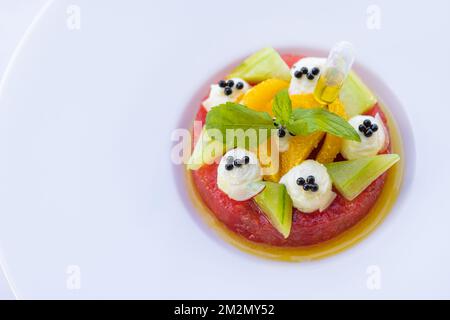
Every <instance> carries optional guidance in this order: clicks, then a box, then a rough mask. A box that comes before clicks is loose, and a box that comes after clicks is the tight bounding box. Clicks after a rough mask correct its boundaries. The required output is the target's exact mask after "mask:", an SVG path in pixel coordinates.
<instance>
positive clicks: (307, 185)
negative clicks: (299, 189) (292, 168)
mask: <svg viewBox="0 0 450 320" xmlns="http://www.w3.org/2000/svg"><path fill="white" fill-rule="evenodd" d="M310 189H311V185H310V184H308V183H305V184H304V185H303V190H305V191H309V190H310Z"/></svg>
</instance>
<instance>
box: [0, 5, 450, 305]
mask: <svg viewBox="0 0 450 320" xmlns="http://www.w3.org/2000/svg"><path fill="white" fill-rule="evenodd" d="M263 2H264V3H263ZM431 2H433V1H431ZM378 3H379V4H378V6H379V7H377V8H375V11H377V10H378V11H379V13H380V14H381V29H380V30H372V29H370V28H368V27H367V25H366V20H367V12H366V10H367V9H368V5H369V2H367V3H364V2H361V1H358V2H356V1H355V2H352V5H351V6H349V5H345V6H344V5H342V3H341V2H335V1H327V2H325V1H322V2H320V3H317V2H315V1H308V2H306V1H302V2H300V1H278V2H276V4H275V2H273V1H258V4H256V2H255V3H252V2H250V1H249V2H243V1H234V0H229V1H227V2H226V3H221V4H220V5H214V6H213V5H212V4H211V2H209V1H208V2H207V1H204V2H196V1H181V0H180V1H160V2H157V3H156V2H155V3H152V2H150V1H135V2H132V3H128V2H127V3H125V2H121V3H118V2H111V1H106V0H104V1H95V2H93V1H73V0H71V1H55V2H54V3H53V4H51V5H49V6H48V8H47V10H46V11H45V12H44V13H43V15H42V16H41V17H40V18H39V19H38V20H37V22H36V23H35V24H34V26H33V27H32V29H30V33H29V35H28V36H27V37H26V38H25V39H24V41H23V42H22V45H21V46H20V48H19V49H18V51H17V55H16V56H15V58H14V59H13V60H12V61H11V63H10V65H9V67H8V70H7V73H6V75H5V77H4V79H3V81H2V86H1V88H0V90H1V96H0V152H1V157H0V249H1V263H2V266H3V267H4V269H5V271H6V274H7V278H8V280H9V281H10V283H11V285H12V286H13V289H14V292H15V294H16V295H17V296H18V297H20V298H49V297H56V298H94V297H102V298H112V297H114V298H120V297H122V298H350V297H352V298H394V297H447V298H449V297H450V273H449V272H448V270H449V268H450V250H448V244H449V243H450V233H449V232H448V228H449V226H450V215H449V214H448V213H449V212H450V206H449V204H448V200H447V199H448V182H447V181H448V180H449V179H450V174H449V170H448V165H447V163H448V157H449V152H448V148H447V147H446V146H447V145H448V143H447V142H446V139H448V130H447V128H446V126H447V123H448V119H447V118H446V117H448V116H449V115H450V112H449V109H448V107H447V106H446V105H445V103H446V101H445V100H443V99H442V98H441V96H442V97H445V92H446V90H448V85H449V81H448V71H450V68H449V66H450V65H449V61H448V56H449V53H450V52H449V51H450V50H449V47H448V45H447V44H444V43H443V41H441V40H442V39H441V38H440V34H439V32H442V30H448V29H449V26H450V25H449V24H450V23H449V21H448V19H446V17H445V14H446V12H448V9H449V4H448V3H447V2H445V1H441V2H437V1H436V2H435V3H434V4H433V6H431V5H430V6H429V7H424V5H422V6H413V5H412V4H410V3H409V2H406V1H404V2H403V5H402V4H401V3H400V2H396V3H395V4H394V3H392V1H390V2H388V1H378ZM427 3H430V2H427ZM69 4H75V5H76V6H78V7H69ZM406 6H408V7H406ZM409 6H411V7H409ZM77 8H79V9H80V10H81V11H80V13H81V29H79V30H71V29H70V28H68V27H67V18H68V15H70V16H71V17H72V18H73V14H76V11H77ZM256 8H257V10H256ZM68 9H69V10H68ZM373 10H374V8H373V7H371V8H369V15H370V14H373V12H374V11H373ZM424 16H425V17H426V18H427V19H428V20H424ZM372 17H373V16H372ZM73 21H74V20H70V22H73ZM400 22H401V23H400ZM70 25H71V26H74V25H73V24H70ZM439 30H440V31H439ZM344 38H345V39H346V40H349V41H352V42H353V43H354V44H355V45H356V47H357V48H358V61H359V62H360V63H361V64H362V65H365V66H366V67H367V68H368V69H370V70H372V71H373V73H372V72H369V71H367V70H365V69H361V70H362V72H363V73H364V74H365V75H366V76H367V78H368V82H369V83H370V84H371V85H372V86H374V88H375V90H376V91H378V93H380V95H381V96H382V98H383V99H384V100H385V101H386V102H388V103H391V104H393V109H394V112H395V114H396V115H397V116H399V117H401V119H398V120H399V122H400V125H401V129H402V132H403V134H407V136H405V137H404V139H405V140H406V147H407V157H408V159H407V161H408V168H407V175H408V176H407V180H406V186H405V189H404V190H403V193H402V195H401V199H400V201H399V203H398V204H397V206H396V207H395V208H394V210H393V212H392V214H391V215H390V216H389V217H388V219H387V220H386V221H385V222H384V223H383V224H382V226H381V227H380V228H378V229H377V230H376V231H375V232H374V233H373V234H372V235H371V236H370V237H369V238H368V239H366V240H364V241H363V242H362V243H360V244H359V245H357V246H355V247H353V248H352V249H350V250H347V251H345V252H343V253H341V254H339V255H337V256H334V257H332V258H328V259H325V260H321V261H318V262H310V263H302V264H289V263H281V262H274V261H267V260H263V259H259V258H256V257H253V256H249V255H246V254H244V253H241V252H239V251H238V250H236V249H234V248H232V247H230V246H229V245H227V244H225V243H223V242H222V241H221V240H219V239H218V238H217V237H216V236H215V235H214V234H213V233H212V232H211V231H210V230H207V229H206V228H205V227H204V226H203V225H202V224H201V223H199V221H198V219H197V218H196V216H195V214H192V212H191V211H190V209H189V204H188V203H185V202H184V201H183V196H180V194H179V192H178V188H179V187H180V186H179V185H178V186H177V183H178V184H179V183H180V178H179V177H174V172H175V173H177V172H178V171H177V170H178V169H175V170H173V166H172V164H171V163H170V161H169V153H170V148H171V145H172V142H171V141H170V134H171V131H172V130H173V129H174V128H176V127H177V126H178V125H179V124H180V123H181V124H184V125H186V124H187V123H188V119H190V117H191V116H192V115H193V112H194V109H195V108H196V107H197V106H195V105H189V106H188V103H189V101H192V97H193V95H194V93H196V92H197V93H198V92H199V91H198V90H199V88H203V89H204V90H205V91H204V92H206V90H207V80H208V79H210V78H211V77H212V76H213V75H214V74H216V72H217V71H218V70H220V69H222V68H223V67H224V66H226V65H227V64H229V63H230V62H232V61H236V59H238V58H241V57H243V56H244V55H246V54H248V53H249V52H252V51H254V50H256V49H258V48H261V47H263V46H267V45H272V46H275V47H310V48H319V49H325V48H329V47H330V46H331V45H332V44H333V43H334V42H336V41H338V40H341V39H344ZM374 74H377V76H375V75H374ZM379 79H382V80H383V83H384V84H383V83H380V82H379ZM387 87H390V88H392V91H393V92H394V93H395V94H396V96H398V97H399V100H400V101H401V102H402V104H403V106H404V107H405V109H406V113H407V114H408V117H409V122H410V123H411V125H412V128H413V131H414V136H412V134H411V135H410V134H409V133H410V131H408V119H407V118H406V117H407V116H406V115H405V114H404V113H403V111H404V110H403V109H401V105H400V103H399V102H398V101H397V99H396V98H395V97H394V96H393V95H391V93H390V91H389V90H387ZM414 147H415V149H416V153H417V158H416V153H415V152H414ZM414 164H415V166H416V174H415V176H414V170H413V167H414ZM378 271H380V273H379V276H380V277H377V276H378V273H377V272H378ZM374 272H375V273H374ZM78 276H80V277H79V278H78ZM374 277H375V278H377V279H379V280H380V281H381V282H380V283H379V284H380V287H378V286H375V287H374V286H373V285H371V283H372V284H373V282H371V281H372V280H373V279H374ZM77 279H79V280H80V281H79V282H78V281H77ZM375 280H376V279H375ZM367 282H369V285H368V283H367ZM373 289H377V290H373Z"/></svg>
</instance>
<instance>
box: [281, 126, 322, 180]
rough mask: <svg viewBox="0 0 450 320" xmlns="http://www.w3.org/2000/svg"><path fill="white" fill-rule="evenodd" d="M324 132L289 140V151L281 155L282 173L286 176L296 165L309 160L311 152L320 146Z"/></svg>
mask: <svg viewBox="0 0 450 320" xmlns="http://www.w3.org/2000/svg"><path fill="white" fill-rule="evenodd" d="M324 135H325V133H324V132H320V131H319V132H314V133H312V134H310V135H307V136H295V137H291V139H290V140H289V149H288V150H287V151H286V152H283V153H282V154H281V173H280V175H281V176H283V175H285V174H286V173H287V172H288V171H289V170H291V169H292V168H293V167H295V166H296V165H299V164H300V163H302V162H303V161H304V160H306V159H307V158H308V156H309V155H310V153H311V151H313V150H314V149H315V148H317V146H318V145H319V143H320V141H321V140H322V138H323V136H324Z"/></svg>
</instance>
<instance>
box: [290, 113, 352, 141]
mask: <svg viewBox="0 0 450 320" xmlns="http://www.w3.org/2000/svg"><path fill="white" fill-rule="evenodd" d="M286 127H287V129H288V130H289V131H290V132H292V133H294V134H297V135H302V136H303V135H308V134H311V133H313V132H316V131H325V132H328V133H331V134H333V135H335V136H338V137H342V138H344V139H348V140H354V141H361V138H360V137H359V134H358V133H357V132H356V130H355V129H354V128H353V127H352V126H351V125H350V124H349V123H348V122H347V121H345V120H344V119H342V118H341V117H339V116H338V115H336V114H334V113H332V112H330V111H328V110H326V109H322V108H316V109H295V110H294V111H293V112H292V119H291V121H290V122H289V123H288V124H287V126H286Z"/></svg>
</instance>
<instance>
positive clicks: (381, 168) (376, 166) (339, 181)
mask: <svg viewBox="0 0 450 320" xmlns="http://www.w3.org/2000/svg"><path fill="white" fill-rule="evenodd" d="M399 160H400V156H399V155H397V154H381V155H377V156H374V157H367V158H360V159H356V160H349V161H340V162H332V163H328V164H325V167H326V168H327V170H328V174H329V175H330V177H331V180H332V181H333V184H334V186H335V187H336V189H337V190H338V191H339V192H340V194H342V196H344V197H345V198H346V199H347V200H350V201H351V200H353V199H355V198H356V197H357V196H358V195H359V194H360V193H361V192H363V191H364V190H365V189H366V188H367V187H368V186H369V185H370V184H371V183H372V182H373V181H375V179H377V178H378V177H379V176H380V175H382V174H383V173H384V172H385V171H387V170H388V169H389V168H390V167H392V166H393V165H394V164H395V163H396V162H398V161H399Z"/></svg>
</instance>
